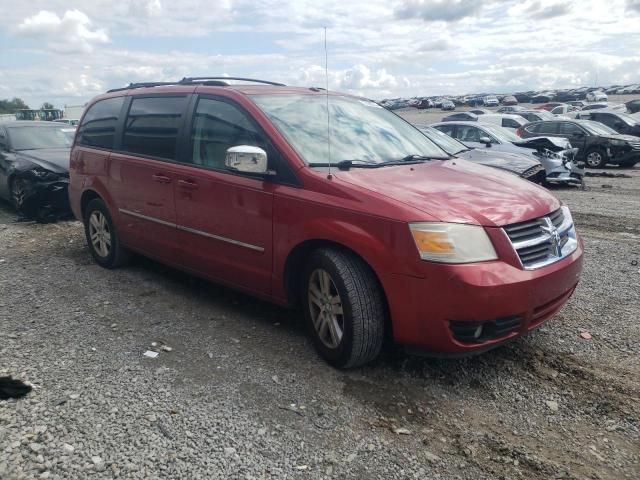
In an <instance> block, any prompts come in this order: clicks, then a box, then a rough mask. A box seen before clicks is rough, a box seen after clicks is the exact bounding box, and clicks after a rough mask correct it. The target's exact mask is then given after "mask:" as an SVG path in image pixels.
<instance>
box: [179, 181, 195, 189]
mask: <svg viewBox="0 0 640 480" xmlns="http://www.w3.org/2000/svg"><path fill="white" fill-rule="evenodd" d="M178 185H179V186H180V187H182V188H184V189H186V190H197V189H198V184H197V183H196V182H193V181H191V180H178Z"/></svg>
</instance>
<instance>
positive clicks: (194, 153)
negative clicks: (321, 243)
mask: <svg viewBox="0 0 640 480" xmlns="http://www.w3.org/2000/svg"><path fill="white" fill-rule="evenodd" d="M189 132H190V133H189V136H190V139H191V141H190V145H189V148H188V151H186V152H185V158H184V161H185V162H188V163H187V164H186V165H185V166H184V168H183V169H182V170H181V172H180V173H179V174H178V175H177V176H176V182H175V187H174V188H175V199H176V215H177V225H178V230H179V232H180V235H181V245H182V248H183V252H184V262H185V266H186V267H187V268H189V269H190V270H192V271H194V272H197V273H199V274H202V275H204V276H207V277H209V278H211V279H214V280H218V281H221V282H223V283H226V284H229V285H232V286H237V287H241V288H244V289H247V290H251V291H253V292H256V293H259V294H262V295H269V294H270V292H271V275H272V257H273V238H272V229H273V225H272V223H273V193H272V191H273V187H274V184H273V183H272V182H271V181H267V180H264V179H262V178H259V177H255V176H254V177H252V176H248V175H243V174H238V173H234V172H231V171H229V170H227V169H225V165H224V161H225V155H226V150H227V149H228V148H230V147H233V146H239V145H251V146H257V147H260V148H263V149H265V151H267V154H268V155H269V156H270V157H269V161H270V165H272V164H273V163H272V162H273V160H274V159H273V158H272V157H273V156H274V155H275V154H276V153H275V150H274V149H273V148H271V147H270V142H268V141H267V140H266V138H265V136H264V135H263V134H262V133H261V131H260V130H259V128H258V127H257V126H256V125H255V124H254V122H253V121H251V120H250V119H249V117H248V116H247V114H246V113H245V112H244V111H243V110H241V108H240V107H238V106H236V105H235V104H232V103H229V102H227V101H224V100H222V99H216V98H206V97H201V98H200V99H199V100H198V102H197V104H196V105H195V108H194V113H193V116H192V121H191V122H190V128H189Z"/></svg>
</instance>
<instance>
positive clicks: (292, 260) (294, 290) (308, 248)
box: [283, 238, 392, 337]
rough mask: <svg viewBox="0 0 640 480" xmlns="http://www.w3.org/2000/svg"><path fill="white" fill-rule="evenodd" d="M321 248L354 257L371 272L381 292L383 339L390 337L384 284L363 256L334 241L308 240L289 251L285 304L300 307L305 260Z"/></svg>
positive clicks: (284, 276) (285, 267)
mask: <svg viewBox="0 0 640 480" xmlns="http://www.w3.org/2000/svg"><path fill="white" fill-rule="evenodd" d="M321 248H335V249H338V250H342V251H344V252H347V253H349V254H351V255H354V256H356V257H357V258H359V259H360V260H361V261H362V262H363V263H364V264H365V265H366V266H367V267H368V268H369V269H370V270H371V272H372V273H373V276H374V278H375V279H376V281H377V283H378V286H379V287H380V292H382V302H383V304H384V309H385V337H390V336H391V334H392V322H391V314H390V309H389V302H388V299H387V293H386V291H385V288H384V284H383V283H382V281H381V279H380V276H379V275H378V272H376V270H375V268H373V266H372V265H371V263H370V262H368V261H367V259H366V258H365V257H364V256H363V255H361V254H360V253H358V252H357V251H356V250H354V249H353V248H350V247H348V246H346V245H344V244H343V243H340V242H336V241H334V240H327V239H320V238H318V239H308V240H304V241H302V242H300V243H298V244H297V245H296V246H295V247H294V248H293V249H291V251H290V252H289V255H288V256H287V259H286V261H285V265H284V274H283V283H284V289H285V293H286V295H287V303H288V304H289V305H290V306H292V307H299V306H300V296H301V293H302V287H303V283H304V282H303V280H304V279H303V275H304V270H305V266H306V264H307V259H308V258H309V255H310V254H311V253H312V252H314V251H316V250H318V249H321Z"/></svg>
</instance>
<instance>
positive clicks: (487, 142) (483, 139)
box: [480, 137, 491, 147]
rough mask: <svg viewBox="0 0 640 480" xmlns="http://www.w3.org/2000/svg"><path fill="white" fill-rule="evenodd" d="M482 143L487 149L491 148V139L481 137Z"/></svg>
mask: <svg viewBox="0 0 640 480" xmlns="http://www.w3.org/2000/svg"><path fill="white" fill-rule="evenodd" d="M480 143H484V145H485V146H486V147H490V146H491V139H490V138H489V137H480Z"/></svg>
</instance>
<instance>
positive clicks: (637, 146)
mask: <svg viewBox="0 0 640 480" xmlns="http://www.w3.org/2000/svg"><path fill="white" fill-rule="evenodd" d="M629 145H631V148H633V149H634V150H640V142H629Z"/></svg>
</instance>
